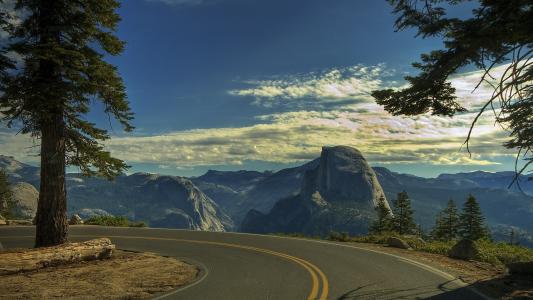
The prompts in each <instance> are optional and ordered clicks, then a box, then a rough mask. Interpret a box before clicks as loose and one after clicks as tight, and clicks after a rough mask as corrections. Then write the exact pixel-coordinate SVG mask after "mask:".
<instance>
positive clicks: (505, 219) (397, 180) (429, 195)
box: [374, 167, 533, 233]
mask: <svg viewBox="0 0 533 300" xmlns="http://www.w3.org/2000/svg"><path fill="white" fill-rule="evenodd" d="M374 170H375V172H376V174H377V178H378V180H379V182H380V183H381V186H382V187H383V189H384V190H385V194H386V195H387V197H388V199H394V198H395V197H396V194H397V193H398V192H400V191H402V190H405V191H406V192H407V193H408V194H409V197H410V198H411V202H412V206H413V208H414V210H415V221H416V222H418V223H420V224H421V225H422V226H423V228H425V229H426V230H429V229H430V228H431V227H432V226H433V225H434V222H435V216H436V214H437V213H438V212H439V211H440V210H442V209H443V208H444V207H446V203H447V202H448V200H449V199H453V200H454V201H455V202H456V204H457V206H458V207H459V208H462V206H463V203H464V202H465V200H466V198H467V197H468V196H469V195H473V196H474V197H476V199H477V200H478V202H479V204H480V207H481V210H482V212H483V214H484V216H485V217H486V220H487V223H488V224H489V225H490V226H491V227H496V226H500V227H501V225H512V226H515V227H517V228H518V229H519V230H522V231H524V232H530V233H533V197H531V196H529V195H527V194H525V193H523V192H520V191H517V190H513V189H507V188H506V187H507V186H508V185H509V183H510V182H511V181H512V176H509V174H508V172H500V173H501V174H499V173H487V172H482V173H485V175H489V177H492V178H500V181H498V182H499V184H494V185H492V186H490V185H487V186H485V185H482V184H480V183H476V182H475V181H474V180H470V179H468V180H466V178H468V177H470V178H476V177H477V178H479V176H478V175H479V174H481V173H480V172H474V173H473V174H472V173H460V174H457V176H454V175H451V174H448V175H441V176H439V177H437V178H423V177H417V176H413V175H408V174H399V173H396V172H392V171H390V170H388V169H386V168H379V167H376V168H374ZM500 231H501V230H500Z"/></svg>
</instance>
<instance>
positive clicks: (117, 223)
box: [84, 216, 146, 227]
mask: <svg viewBox="0 0 533 300" xmlns="http://www.w3.org/2000/svg"><path fill="white" fill-rule="evenodd" d="M84 223H85V224H88V225H99V226H112V227H146V223H144V222H130V221H129V220H128V219H127V218H126V217H121V216H117V217H115V216H94V217H91V218H89V219H88V220H87V221H85V222H84Z"/></svg>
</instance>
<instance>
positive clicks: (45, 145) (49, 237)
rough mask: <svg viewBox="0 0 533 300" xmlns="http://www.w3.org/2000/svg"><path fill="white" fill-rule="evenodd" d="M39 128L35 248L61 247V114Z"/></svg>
mask: <svg viewBox="0 0 533 300" xmlns="http://www.w3.org/2000/svg"><path fill="white" fill-rule="evenodd" d="M41 126H42V127H41V186H40V192H39V203H38V206H37V216H36V225H37V230H36V236H35V247H46V246H54V245H59V244H63V243H65V242H67V234H68V222H67V191H66V189H65V122H64V120H63V114H62V112H61V113H57V112H56V113H55V114H54V115H52V116H51V117H50V118H45V119H44V120H43V122H42V125H41Z"/></svg>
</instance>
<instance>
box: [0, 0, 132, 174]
mask: <svg viewBox="0 0 533 300" xmlns="http://www.w3.org/2000/svg"><path fill="white" fill-rule="evenodd" d="M118 7H119V2H118V1H116V0H87V1H66V0H56V1H51V2H50V1H42V0H17V1H16V5H15V10H17V11H24V12H25V15H26V17H25V18H24V19H23V20H22V21H21V22H20V23H16V24H12V23H11V24H7V23H8V22H6V18H5V16H6V12H3V13H2V16H4V18H2V20H3V21H2V23H3V24H4V28H6V30H7V32H8V33H9V34H10V42H9V43H8V44H7V46H6V47H4V48H3V49H2V53H5V52H11V53H15V54H16V55H18V56H19V57H21V59H22V62H21V63H20V64H17V65H15V64H13V63H12V61H10V60H8V59H7V57H5V56H0V63H2V62H3V64H4V65H3V66H4V68H3V69H4V70H5V72H4V74H3V75H4V76H3V78H2V84H1V85H0V87H1V90H0V92H1V93H3V95H1V96H0V113H1V114H2V119H3V120H4V121H6V123H7V125H8V126H13V125H16V126H19V127H20V130H21V132H22V133H30V134H32V135H33V136H35V137H37V138H39V137H40V135H41V129H42V124H43V121H46V119H50V118H51V116H52V115H53V113H52V112H54V111H61V112H62V113H63V120H64V122H65V144H66V145H65V146H66V155H67V164H68V165H74V166H78V167H79V168H80V170H81V171H82V172H83V173H84V174H86V175H101V176H105V177H108V178H113V177H114V176H116V175H118V174H119V173H121V172H122V171H124V170H125V168H126V167H127V166H126V164H124V162H123V161H121V160H119V159H115V158H113V157H111V155H110V153H109V152H107V151H105V150H104V148H103V146H102V145H101V144H100V143H99V142H98V141H104V140H106V139H108V138H109V135H108V132H107V130H104V129H101V128H97V127H96V126H95V124H93V123H91V122H89V121H87V120H85V119H84V118H83V115H85V114H86V113H88V112H89V110H90V106H91V102H92V101H95V100H99V101H101V102H102V103H103V105H104V110H105V112H106V113H107V114H109V115H110V116H113V117H114V118H116V119H117V120H118V121H119V122H120V123H121V124H122V125H123V126H124V129H125V130H126V131H131V130H132V129H133V127H132V125H131V124H130V120H132V118H133V114H132V112H131V111H130V108H129V102H128V101H127V97H126V93H125V87H124V83H123V81H122V79H121V77H120V76H119V74H118V72H117V69H116V67H114V66H113V65H111V64H109V63H107V62H105V61H104V56H105V54H109V55H118V54H120V53H121V52H122V51H123V49H124V45H125V44H124V42H122V41H121V40H119V39H118V38H117V37H116V36H114V35H113V31H114V30H116V27H117V24H118V22H119V21H120V17H119V15H118V14H117V13H116V12H115V10H116V9H117V8H118ZM2 23H0V25H2ZM2 57H3V58H2ZM1 66H2V65H0V67H1ZM44 66H46V69H47V70H46V71H47V72H44V70H43V69H45V68H44ZM44 73H49V74H46V75H48V76H46V77H45V74H44ZM51 74H52V76H50V75H51Z"/></svg>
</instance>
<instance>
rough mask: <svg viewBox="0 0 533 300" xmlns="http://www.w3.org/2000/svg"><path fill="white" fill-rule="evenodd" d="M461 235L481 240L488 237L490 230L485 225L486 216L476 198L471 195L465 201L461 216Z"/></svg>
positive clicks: (465, 237)
mask: <svg viewBox="0 0 533 300" xmlns="http://www.w3.org/2000/svg"><path fill="white" fill-rule="evenodd" d="M458 231H459V236H461V237H462V238H464V239H470V240H479V239H482V238H488V237H489V232H488V230H487V227H486V226H485V217H483V214H482V213H481V208H480V207H479V204H478V203H477V200H476V198H474V196H472V195H470V196H468V199H467V200H466V202H465V205H464V207H463V211H462V213H461V216H460V218H459V230H458Z"/></svg>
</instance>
